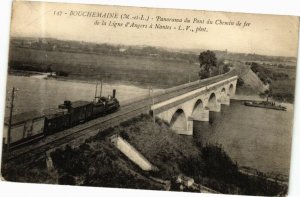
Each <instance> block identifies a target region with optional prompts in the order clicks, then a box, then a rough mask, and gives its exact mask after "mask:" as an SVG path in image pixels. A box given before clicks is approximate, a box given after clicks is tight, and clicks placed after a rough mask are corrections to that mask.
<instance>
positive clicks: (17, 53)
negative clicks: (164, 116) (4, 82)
mask: <svg viewBox="0 0 300 197" xmlns="http://www.w3.org/2000/svg"><path fill="white" fill-rule="evenodd" d="M16 66H17V67H18V66H19V67H20V66H22V67H23V68H24V67H26V66H27V67H36V68H42V69H44V70H47V69H49V68H50V69H51V70H52V71H55V72H64V73H67V76H68V78H70V79H82V80H89V79H99V80H100V79H104V80H105V81H125V82H131V83H134V84H138V85H143V86H155V87H159V88H162V87H163V88H164V87H171V86H175V85H179V84H182V83H187V82H188V81H189V79H190V80H196V79H198V72H199V65H197V64H192V63H188V62H184V61H179V60H162V59H158V58H151V57H136V56H110V55H105V54H83V53H71V52H57V51H43V50H35V49H24V48H12V49H11V53H10V67H12V68H14V67H16Z"/></svg>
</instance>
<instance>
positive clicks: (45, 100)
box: [5, 75, 162, 116]
mask: <svg viewBox="0 0 300 197" xmlns="http://www.w3.org/2000/svg"><path fill="white" fill-rule="evenodd" d="M13 86H14V87H16V88H18V91H17V92H16V97H15V102H14V105H15V107H14V109H15V110H14V113H15V114H16V113H21V112H25V111H32V110H38V111H42V110H44V109H48V108H57V107H58V105H59V104H62V103H63V101H64V100H70V101H77V100H84V101H92V100H93V99H94V97H95V90H96V82H90V83H87V82H78V81H62V80H55V79H43V78H42V77H39V76H32V77H25V76H13V75H9V76H8V78H7V90H6V91H7V92H6V100H7V101H9V99H10V98H9V97H10V95H11V90H12V87H13ZM113 89H116V91H117V92H116V97H117V98H118V100H119V101H120V104H121V105H124V104H127V103H130V102H133V101H134V100H136V99H139V98H142V97H145V96H148V95H149V90H148V89H146V88H140V87H137V86H133V85H124V84H120V83H114V84H107V83H103V86H102V96H108V95H112V90H113ZM159 91H162V90H160V89H156V90H154V92H159ZM99 94H100V85H98V95H99ZM7 106H8V104H7ZM8 111H9V110H8V108H7V109H6V110H5V115H6V116H8Z"/></svg>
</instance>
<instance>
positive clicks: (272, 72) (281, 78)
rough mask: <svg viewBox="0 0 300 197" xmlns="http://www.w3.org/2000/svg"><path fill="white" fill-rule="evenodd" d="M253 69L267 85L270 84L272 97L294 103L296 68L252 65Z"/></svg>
mask: <svg viewBox="0 0 300 197" xmlns="http://www.w3.org/2000/svg"><path fill="white" fill-rule="evenodd" d="M251 69H252V70H253V72H255V73H256V75H257V76H258V77H259V78H260V79H261V81H263V82H264V83H265V84H267V83H268V84H270V89H271V96H272V97H273V99H275V100H277V101H280V102H289V103H293V101H294V96H295V82H296V81H295V79H296V68H294V69H291V68H277V67H272V66H266V65H264V64H257V63H252V65H251Z"/></svg>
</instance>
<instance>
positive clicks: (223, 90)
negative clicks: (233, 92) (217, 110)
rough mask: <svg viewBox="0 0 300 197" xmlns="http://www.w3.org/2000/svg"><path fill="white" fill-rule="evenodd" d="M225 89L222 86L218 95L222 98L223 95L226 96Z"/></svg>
mask: <svg viewBox="0 0 300 197" xmlns="http://www.w3.org/2000/svg"><path fill="white" fill-rule="evenodd" d="M226 95H227V94H226V89H225V88H222V90H221V94H220V97H221V98H224V97H226Z"/></svg>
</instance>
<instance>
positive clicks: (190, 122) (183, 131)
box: [173, 117, 194, 135]
mask: <svg viewBox="0 0 300 197" xmlns="http://www.w3.org/2000/svg"><path fill="white" fill-rule="evenodd" d="M186 124H187V125H186V128H182V127H177V128H176V127H173V130H174V131H175V133H176V134H179V135H193V127H194V125H193V124H194V123H193V118H191V117H188V118H187V122H186Z"/></svg>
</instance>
